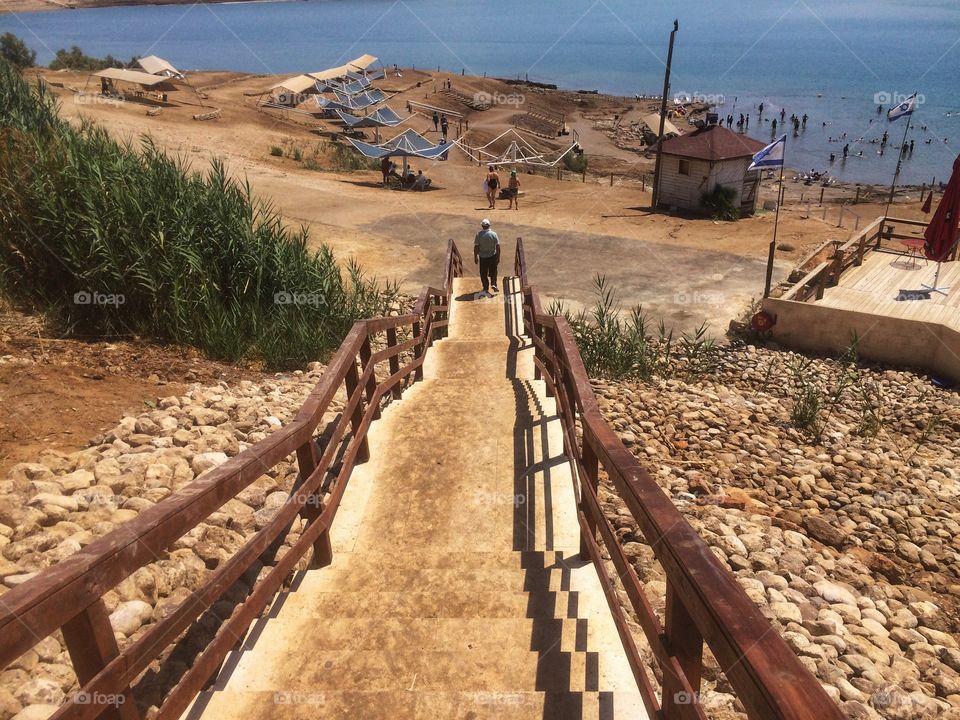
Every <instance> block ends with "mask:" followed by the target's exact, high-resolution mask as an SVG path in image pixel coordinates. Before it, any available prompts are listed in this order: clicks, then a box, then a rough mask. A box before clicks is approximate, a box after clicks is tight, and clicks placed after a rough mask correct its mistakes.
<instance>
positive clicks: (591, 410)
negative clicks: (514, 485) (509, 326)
mask: <svg viewBox="0 0 960 720" xmlns="http://www.w3.org/2000/svg"><path fill="white" fill-rule="evenodd" d="M515 271H516V274H517V275H518V276H519V278H520V286H521V290H522V292H523V317H524V326H525V331H526V334H527V335H529V336H530V337H531V338H532V340H533V344H534V366H535V368H536V376H537V377H542V379H543V380H544V381H545V382H546V384H547V388H548V392H549V393H550V394H552V395H554V396H555V397H556V399H557V409H558V413H559V414H560V416H561V418H562V421H563V422H562V425H563V430H564V450H565V451H566V452H567V453H568V455H569V456H570V457H571V465H572V467H573V468H574V469H575V472H574V486H575V487H574V491H575V495H576V497H577V498H578V499H579V500H578V501H579V503H580V518H581V532H582V536H581V551H582V552H584V554H586V555H589V557H590V558H591V559H592V560H593V562H594V564H595V565H596V568H597V572H598V575H599V576H600V579H601V583H602V584H603V585H604V592H605V594H606V596H607V599H608V602H609V604H610V609H611V612H612V614H613V617H614V621H615V623H616V624H617V629H618V632H619V633H620V636H621V639H622V640H623V645H624V649H625V650H626V652H627V655H628V659H629V660H630V666H631V668H632V669H633V672H634V676H635V678H636V681H637V686H638V688H639V690H640V693H641V695H642V696H643V699H644V704H645V706H646V709H647V712H648V714H649V715H650V716H651V717H654V716H656V717H662V718H664V720H675V719H680V720H686V719H687V718H696V719H698V720H702V719H703V718H704V717H705V716H704V713H703V710H702V709H701V707H700V705H699V702H698V700H697V693H698V691H699V688H700V676H701V669H702V662H703V661H702V655H703V646H704V643H705V644H706V645H707V646H708V647H709V648H710V650H711V651H712V652H713V655H714V657H715V658H716V659H717V662H718V663H719V665H720V668H721V670H722V671H723V672H724V674H725V675H726V676H727V679H728V680H729V681H730V684H731V685H732V686H733V689H734V692H735V693H736V695H737V697H738V698H739V699H740V702H741V703H742V704H743V706H744V708H745V709H746V712H747V715H748V716H749V717H750V718H751V720H841V719H842V717H843V714H842V713H841V711H840V709H839V708H838V707H837V705H836V703H834V702H833V700H832V699H831V698H830V696H829V695H828V694H827V693H826V691H825V690H824V689H823V687H822V686H821V685H820V683H819V681H818V680H817V679H816V678H815V677H814V676H813V675H811V674H810V672H809V671H808V670H807V669H806V667H805V666H804V665H803V664H802V663H801V662H800V660H799V659H798V658H797V656H796V654H794V652H793V651H792V650H791V649H790V647H789V646H788V645H787V644H786V642H785V641H784V640H783V638H782V637H781V636H780V635H779V633H777V632H776V631H775V630H774V629H773V627H772V626H771V624H770V621H768V620H767V619H766V618H765V617H764V616H763V614H762V613H761V612H760V610H759V608H758V607H757V606H756V605H755V604H754V603H753V602H752V601H751V600H750V598H749V597H748V596H747V594H746V593H745V592H744V591H743V589H742V588H741V587H740V585H739V583H738V582H737V581H736V578H735V577H734V576H733V574H732V573H731V572H730V571H729V570H728V569H727V568H726V566H724V565H723V564H722V563H721V562H720V561H719V560H718V558H717V556H716V555H714V553H713V552H712V551H711V550H710V548H709V547H708V546H707V544H706V543H705V542H704V541H703V539H702V538H701V537H700V536H699V535H698V534H697V532H696V531H695V530H694V529H693V528H692V527H691V526H690V524H689V523H688V522H687V521H686V519H685V518H684V517H683V515H681V513H680V512H679V511H678V510H677V508H676V506H675V505H674V504H673V501H672V500H671V499H670V498H669V497H668V496H667V495H666V494H665V493H664V492H663V490H662V489H661V488H660V486H659V485H658V484H657V483H656V481H655V480H654V479H653V478H652V477H650V475H649V474H648V473H647V472H646V470H645V469H644V468H643V467H642V466H641V465H640V463H639V462H638V461H637V459H636V458H635V457H634V456H633V454H632V453H631V452H630V451H629V450H628V449H627V448H626V447H625V446H624V445H623V443H622V442H621V441H620V439H619V438H618V436H617V434H616V433H615V432H614V430H613V428H611V426H610V425H609V423H607V421H606V419H605V418H604V417H603V415H602V414H601V412H600V409H599V405H598V403H597V399H596V395H595V394H594V392H593V388H592V386H591V384H590V379H589V377H588V375H587V371H586V368H585V366H584V364H583V360H582V358H581V357H580V353H579V350H578V349H577V345H576V340H575V339H574V336H573V333H572V332H571V330H570V327H569V325H568V324H567V322H566V320H565V319H564V318H562V317H554V316H550V315H546V314H544V313H543V311H542V309H541V307H540V301H539V299H538V296H537V293H536V290H535V288H533V287H532V286H531V285H530V282H529V278H528V277H527V263H526V256H525V253H524V248H523V240H522V239H521V238H518V240H517V251H516V257H515ZM578 425H579V427H580V428H581V431H580V433H579V436H578V435H577V426H578ZM599 467H603V468H604V470H605V471H606V473H607V475H608V477H609V478H610V481H611V483H612V484H613V486H614V488H615V489H616V491H617V493H618V494H619V496H620V498H621V499H622V500H623V501H624V503H625V504H626V506H627V508H628V509H629V511H630V513H631V515H632V516H633V518H634V519H635V521H636V522H637V525H638V526H639V528H640V530H641V532H642V533H643V536H644V537H645V538H646V540H647V543H648V544H649V546H650V548H651V549H652V551H653V553H654V555H655V556H656V558H657V560H658V561H659V562H660V564H661V566H662V567H663V570H664V573H665V574H666V578H667V590H666V598H665V602H666V615H665V618H664V622H663V623H662V624H661V622H660V619H659V618H658V617H657V615H656V614H655V613H654V611H653V609H652V606H651V604H650V602H649V600H648V598H647V596H646V593H645V591H644V589H643V586H642V585H641V584H640V581H639V579H638V578H637V576H636V573H635V572H634V571H633V568H632V567H631V564H630V562H629V560H628V558H627V557H626V555H625V554H624V552H623V549H622V548H621V547H620V543H619V542H618V541H617V535H616V533H615V531H614V529H613V527H612V525H611V524H610V522H609V520H608V519H607V517H606V515H605V513H604V512H603V510H602V508H601V506H600V503H599V501H598V499H597V484H598V469H599ZM598 533H599V541H598ZM601 545H602V549H605V550H606V552H607V553H608V554H609V557H610V560H611V561H612V562H613V564H614V567H615V568H616V571H617V575H618V577H619V578H620V581H621V582H622V584H623V586H624V590H625V591H626V594H627V597H628V598H629V599H630V603H631V605H632V607H633V610H634V612H635V613H636V615H637V619H638V621H639V624H640V627H641V628H642V630H643V633H644V635H645V636H646V639H647V641H648V642H649V644H650V647H651V649H652V650H653V654H654V657H655V658H656V660H657V663H658V664H659V665H660V668H661V670H662V675H663V684H662V687H661V691H660V697H659V698H658V697H657V696H656V694H655V692H654V690H653V683H652V682H651V679H650V677H649V675H648V673H647V671H646V668H645V666H644V664H643V662H642V659H641V657H640V655H639V652H638V650H637V648H636V645H635V644H634V642H633V639H632V636H631V634H630V628H629V626H628V625H627V620H626V619H625V618H624V616H623V613H622V611H621V609H620V606H619V600H618V599H617V595H616V592H615V590H614V587H615V585H614V582H613V580H612V579H611V578H610V577H609V575H608V574H607V571H606V569H605V566H604V564H603V561H602V560H601V558H602V557H603V552H602V549H601Z"/></svg>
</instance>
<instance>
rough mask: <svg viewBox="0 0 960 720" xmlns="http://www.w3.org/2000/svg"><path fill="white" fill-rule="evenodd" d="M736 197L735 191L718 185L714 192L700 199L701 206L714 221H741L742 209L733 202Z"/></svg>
mask: <svg viewBox="0 0 960 720" xmlns="http://www.w3.org/2000/svg"><path fill="white" fill-rule="evenodd" d="M736 196H737V193H736V191H734V190H733V189H731V188H726V187H723V186H722V185H717V186H716V187H715V188H714V189H713V192H710V193H704V194H703V195H702V196H701V197H700V204H701V205H702V206H703V208H704V210H706V211H707V214H709V215H710V217H712V218H713V219H714V220H739V219H740V208H738V207H737V206H736V205H735V204H734V202H733V201H734V198H736Z"/></svg>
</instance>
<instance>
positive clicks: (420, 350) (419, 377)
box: [413, 321, 427, 382]
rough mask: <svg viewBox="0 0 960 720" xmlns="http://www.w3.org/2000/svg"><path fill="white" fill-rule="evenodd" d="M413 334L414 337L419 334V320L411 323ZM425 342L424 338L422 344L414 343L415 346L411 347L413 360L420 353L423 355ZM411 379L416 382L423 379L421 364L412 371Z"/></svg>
mask: <svg viewBox="0 0 960 720" xmlns="http://www.w3.org/2000/svg"><path fill="white" fill-rule="evenodd" d="M413 336H414V337H419V336H420V323H419V321H418V322H415V323H414V324H413ZM426 342H427V341H426V340H424V341H423V343H422V344H420V345H415V346H414V347H413V359H414V360H416V359H417V358H419V357H420V356H421V355H423V353H424V351H425V350H426ZM413 379H414V382H416V381H417V380H423V365H420V367H418V368H417V369H416V370H415V371H414V375H413Z"/></svg>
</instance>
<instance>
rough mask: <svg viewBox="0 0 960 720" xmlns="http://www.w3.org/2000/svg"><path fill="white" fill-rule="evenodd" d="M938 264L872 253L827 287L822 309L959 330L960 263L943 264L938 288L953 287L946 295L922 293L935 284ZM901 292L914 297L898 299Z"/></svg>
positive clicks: (922, 259) (888, 254)
mask: <svg viewBox="0 0 960 720" xmlns="http://www.w3.org/2000/svg"><path fill="white" fill-rule="evenodd" d="M936 269H937V264H936V263H933V262H930V261H928V260H926V259H924V258H922V257H921V258H915V257H913V258H908V257H907V256H905V255H897V254H893V253H887V252H872V253H869V254H868V255H867V256H866V257H864V259H863V265H861V266H860V267H854V268H851V269H850V270H848V271H847V272H846V273H844V274H843V275H842V276H841V278H840V284H839V285H838V286H837V287H833V288H828V289H827V290H826V291H825V292H824V295H823V299H821V300H818V301H816V304H817V305H820V306H822V307H831V308H839V309H841V310H851V311H854V312H862V313H870V314H874V315H883V316H886V317H893V318H903V319H905V320H919V321H923V322H937V323H941V324H943V325H947V326H949V327H953V328H954V329H957V330H960V314H958V312H957V310H958V308H960V263H956V262H950V263H944V264H943V266H942V268H941V271H940V279H939V281H938V283H937V284H938V285H940V286H941V287H952V288H954V290H953V291H952V292H950V293H948V294H947V295H941V294H940V293H927V294H923V293H922V290H923V285H928V286H929V285H933V277H934V274H935V273H936ZM901 291H905V292H907V293H910V294H913V297H914V298H917V299H907V300H897V297H898V296H899V295H900V293H901Z"/></svg>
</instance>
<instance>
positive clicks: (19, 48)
mask: <svg viewBox="0 0 960 720" xmlns="http://www.w3.org/2000/svg"><path fill="white" fill-rule="evenodd" d="M0 57H2V58H3V59H4V60H6V61H7V62H9V63H10V64H11V65H13V66H14V67H17V68H27V67H33V66H34V65H35V64H36V62H37V53H36V52H34V51H33V50H31V49H30V48H28V47H27V44H26V43H25V42H23V40H21V39H20V38H18V37H17V36H16V35H14V34H13V33H9V32H7V33H4V34H3V35H0Z"/></svg>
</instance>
